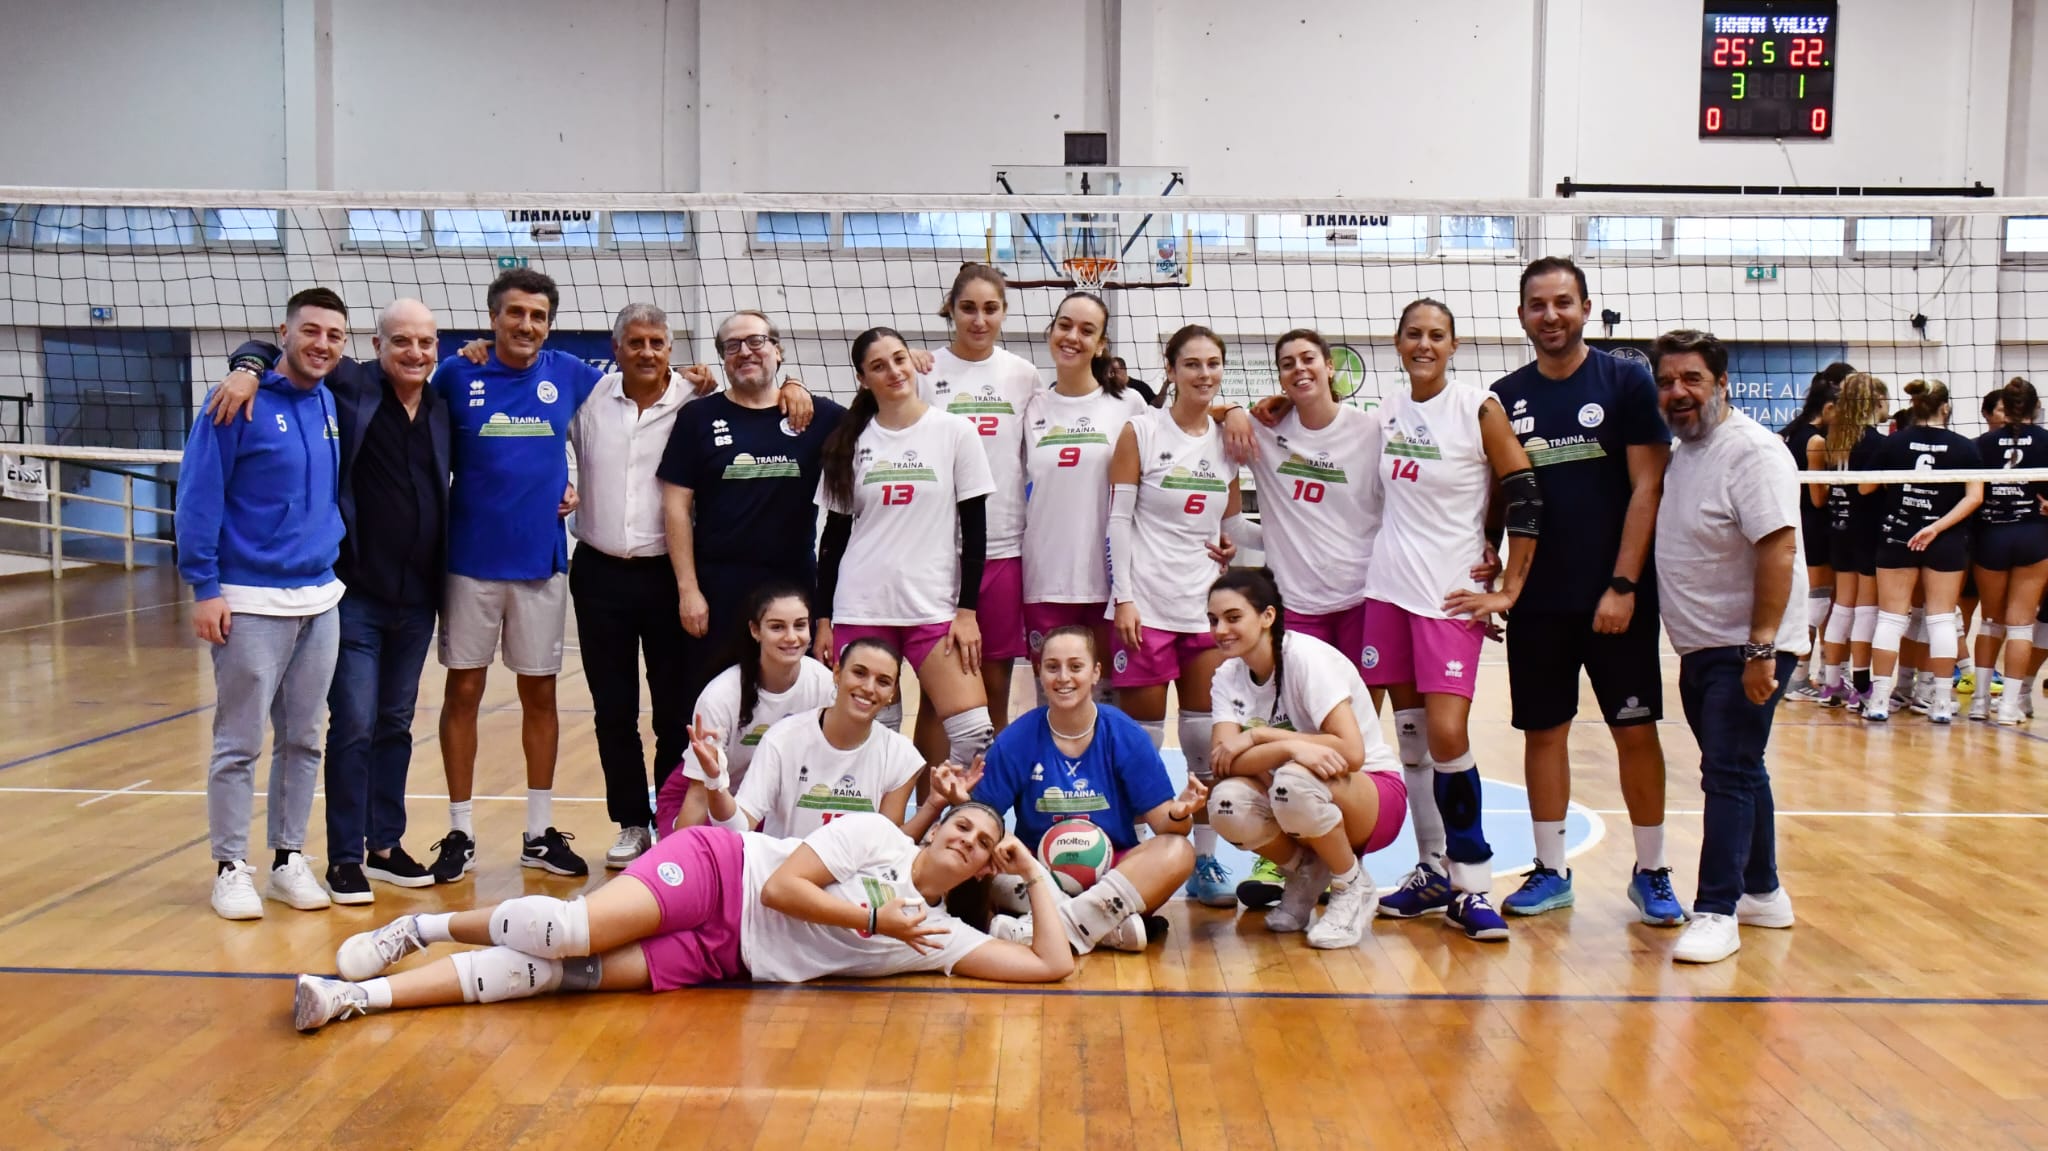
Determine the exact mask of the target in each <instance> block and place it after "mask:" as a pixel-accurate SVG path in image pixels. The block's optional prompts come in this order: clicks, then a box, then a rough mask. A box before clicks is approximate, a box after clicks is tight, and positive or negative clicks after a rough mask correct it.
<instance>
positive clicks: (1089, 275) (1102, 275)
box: [1060, 256, 1116, 292]
mask: <svg viewBox="0 0 2048 1151" xmlns="http://www.w3.org/2000/svg"><path fill="white" fill-rule="evenodd" d="M1060 267H1062V268H1065V269H1066V272H1067V275H1068V276H1070V277H1071V278H1072V279H1073V281H1074V286H1075V287H1077V288H1085V289H1087V290H1088V291H1091V292H1099V291H1101V290H1102V283H1103V281H1104V280H1107V279H1108V278H1109V274H1110V273H1111V272H1114V271H1116V261H1115V260H1114V259H1112V258H1110V257H1108V256H1069V257H1067V258H1066V259H1064V260H1061V261H1060Z"/></svg>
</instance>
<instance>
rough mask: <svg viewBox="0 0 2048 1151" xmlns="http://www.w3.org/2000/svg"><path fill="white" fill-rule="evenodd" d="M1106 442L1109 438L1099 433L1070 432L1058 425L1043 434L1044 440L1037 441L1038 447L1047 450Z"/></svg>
mask: <svg viewBox="0 0 2048 1151" xmlns="http://www.w3.org/2000/svg"><path fill="white" fill-rule="evenodd" d="M1108 442H1109V437H1108V436H1106V435H1104V434H1103V433H1101V432H1070V431H1068V430H1067V429H1065V428H1063V427H1060V426H1059V425H1058V424H1054V425H1053V427H1052V430H1051V431H1049V432H1047V433H1045V438H1044V439H1041V440H1039V441H1038V446H1039V447H1041V448H1047V447H1063V446H1065V445H1067V444H1106V443H1108Z"/></svg>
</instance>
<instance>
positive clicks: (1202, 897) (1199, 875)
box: [1187, 855, 1237, 907]
mask: <svg viewBox="0 0 2048 1151" xmlns="http://www.w3.org/2000/svg"><path fill="white" fill-rule="evenodd" d="M1187 893H1188V897H1189V898H1190V899H1193V900H1194V901H1195V902H1197V903H1199V904H1201V905H1202V906H1203V907H1236V906H1237V885H1236V884H1235V883H1233V882H1232V881H1231V878H1230V869H1229V868H1227V867H1225V866H1223V864H1222V862H1221V861H1220V860H1218V859H1217V858H1216V857H1215V856H1213V855H1197V856H1196V857H1195V873H1194V874H1193V875H1191V876H1189V877H1188V886H1187Z"/></svg>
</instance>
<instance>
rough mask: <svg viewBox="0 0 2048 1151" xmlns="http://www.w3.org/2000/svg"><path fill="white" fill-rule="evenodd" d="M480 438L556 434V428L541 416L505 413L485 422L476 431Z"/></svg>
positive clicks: (516, 437) (500, 413) (518, 437)
mask: <svg viewBox="0 0 2048 1151" xmlns="http://www.w3.org/2000/svg"><path fill="white" fill-rule="evenodd" d="M476 434H477V435H479V436H491V437H500V436H510V437H512V438H515V439H521V438H530V437H536V436H550V437H552V436H553V435H554V434H555V427H554V425H553V424H550V423H549V422H548V421H547V420H545V419H543V418H542V417H540V416H508V415H506V414H505V413H503V412H499V413H498V414H497V415H494V416H492V417H491V418H490V419H488V420H485V421H484V426H483V427H480V428H478V429H477V430H476Z"/></svg>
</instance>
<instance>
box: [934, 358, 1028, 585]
mask: <svg viewBox="0 0 2048 1151" xmlns="http://www.w3.org/2000/svg"><path fill="white" fill-rule="evenodd" d="M1044 386H1045V383H1044V380H1043V379H1042V378H1041V377H1040V376H1039V374H1038V368H1037V367H1036V366H1034V365H1033V364H1032V363H1031V361H1030V360H1027V359H1025V358H1024V357H1022V356H1020V355H1017V354H1016V353H1015V352H1006V351H1004V350H1003V349H1001V348H997V349H996V350H995V351H994V352H993V353H991V354H990V355H989V357H988V358H987V359H985V360H963V359H961V358H960V357H959V356H956V355H954V354H953V349H951V348H940V349H939V350H938V351H936V352H933V353H932V370H931V371H930V372H929V373H927V374H925V375H922V376H919V377H918V378H917V394H918V395H920V396H923V397H924V402H925V403H928V404H930V405H931V406H933V407H935V408H938V409H940V410H942V411H947V412H951V413H953V414H954V415H956V416H959V417H961V418H963V419H965V420H966V421H967V422H968V423H970V424H972V425H974V432H975V434H976V435H977V436H980V437H981V447H982V450H983V452H984V453H986V454H987V456H988V468H989V474H990V475H991V476H992V477H993V478H994V480H995V485H996V490H995V493H994V494H993V495H990V496H989V497H988V558H990V559H992V560H1000V559H1012V558H1014V557H1016V556H1019V555H1022V554H1023V553H1024V409H1025V407H1026V406H1028V405H1029V404H1030V402H1031V397H1032V396H1034V395H1037V394H1038V392H1039V390H1040V389H1042V388H1043V387H1044Z"/></svg>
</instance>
